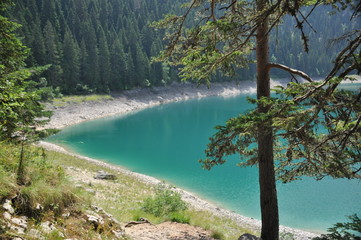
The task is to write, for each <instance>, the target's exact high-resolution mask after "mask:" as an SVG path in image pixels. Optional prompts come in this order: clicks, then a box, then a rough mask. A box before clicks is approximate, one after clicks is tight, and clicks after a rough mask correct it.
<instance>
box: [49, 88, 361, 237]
mask: <svg viewBox="0 0 361 240" xmlns="http://www.w3.org/2000/svg"><path fill="white" fill-rule="evenodd" d="M251 107H252V106H251V105H250V104H249V103H248V102H247V101H246V95H239V96H236V97H227V98H223V97H209V98H204V99H198V100H197V99H196V100H188V101H184V102H176V103H170V104H166V105H161V106H157V107H153V108H149V109H146V110H143V111H140V112H137V113H133V114H129V115H126V116H122V117H111V118H106V119H100V120H94V121H88V122H84V123H81V124H78V125H75V126H72V127H68V128H65V129H64V130H63V131H61V132H60V133H58V134H56V135H54V136H52V137H50V138H49V139H48V141H50V142H53V143H56V144H59V145H63V146H65V147H67V148H68V149H70V150H71V151H74V152H76V153H79V154H81V155H85V156H88V157H91V158H96V159H101V160H103V161H106V162H109V163H112V164H117V165H121V166H124V167H126V168H127V169H129V170H131V171H134V172H138V173H142V174H145V175H149V176H153V177H155V178H158V179H160V180H165V181H166V182H167V183H170V184H173V185H176V186H177V187H180V188H183V189H185V190H187V191H190V192H192V193H194V194H196V195H198V196H199V197H201V198H203V199H206V200H209V201H211V202H213V203H216V204H217V205H218V206H220V207H223V208H226V209H229V210H233V211H235V212H237V213H239V214H242V215H244V216H248V217H253V218H257V219H260V207H259V186H258V169H257V168H256V167H251V168H240V167H237V166H236V164H237V163H238V161H237V157H234V158H233V159H230V161H228V162H227V163H226V164H225V165H222V166H217V167H215V168H213V169H212V170H211V171H206V170H203V169H202V168H201V165H200V164H199V163H198V160H199V159H201V158H203V157H204V149H205V148H206V145H207V143H208V138H209V137H210V136H211V135H212V134H213V133H214V132H215V130H214V126H215V125H220V124H224V122H225V121H226V120H227V119H228V118H230V117H233V116H236V115H238V114H239V113H240V112H244V111H246V110H247V109H250V108H251ZM360 190H361V183H360V181H359V180H344V179H343V180H333V179H330V178H327V179H324V180H322V181H315V180H313V179H310V178H304V179H303V180H302V181H296V182H292V183H288V184H282V183H278V195H279V211H280V223H281V224H282V225H285V226H289V227H293V228H298V229H303V230H309V231H316V232H320V231H322V232H323V231H325V230H326V229H327V228H328V227H331V226H332V225H333V224H334V223H336V222H342V221H345V220H346V218H345V216H348V215H351V214H354V213H358V214H361V191H360Z"/></svg>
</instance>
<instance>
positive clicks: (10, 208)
mask: <svg viewBox="0 0 361 240" xmlns="http://www.w3.org/2000/svg"><path fill="white" fill-rule="evenodd" d="M3 209H4V210H5V211H8V212H9V213H10V214H14V212H15V210H14V208H13V206H12V204H11V201H10V200H6V201H5V203H4V204H3Z"/></svg>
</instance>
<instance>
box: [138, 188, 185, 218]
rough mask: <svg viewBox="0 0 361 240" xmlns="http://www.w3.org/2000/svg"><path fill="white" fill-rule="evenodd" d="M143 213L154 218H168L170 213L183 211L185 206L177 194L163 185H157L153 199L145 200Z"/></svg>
mask: <svg viewBox="0 0 361 240" xmlns="http://www.w3.org/2000/svg"><path fill="white" fill-rule="evenodd" d="M142 209H143V211H144V212H146V213H151V214H153V215H154V216H156V217H161V216H168V215H169V214H171V213H175V212H180V211H184V210H186V209H187V205H186V203H185V202H183V200H182V199H181V196H180V194H179V193H177V192H175V191H173V190H172V189H170V188H169V187H166V186H165V185H164V184H160V185H158V188H157V191H156V195H155V197H153V198H151V197H149V198H147V199H145V201H144V204H143V208H142Z"/></svg>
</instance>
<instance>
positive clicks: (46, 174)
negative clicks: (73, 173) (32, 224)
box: [0, 143, 81, 218]
mask: <svg viewBox="0 0 361 240" xmlns="http://www.w3.org/2000/svg"><path fill="white" fill-rule="evenodd" d="M19 154H20V146H17V145H13V144H8V143H0V189H1V190H0V200H3V199H6V198H10V199H12V198H14V197H15V198H14V199H13V201H14V204H15V208H16V211H17V212H18V213H21V214H24V215H27V216H31V217H37V218H39V217H41V214H42V213H43V212H44V211H48V210H50V211H53V212H54V213H56V214H60V213H61V212H62V211H63V210H64V208H65V207H68V206H70V205H72V204H75V203H76V202H77V200H79V199H81V197H79V196H78V193H79V190H78V189H76V188H74V187H73V186H72V185H71V184H70V182H68V180H67V178H66V176H65V174H64V171H63V169H62V168H61V167H60V166H57V165H54V164H52V163H51V162H50V161H49V160H48V159H47V158H46V156H45V155H44V152H43V151H42V150H41V149H39V148H36V147H32V146H28V147H26V150H25V154H24V159H25V171H24V172H25V177H24V178H25V179H26V182H25V183H26V184H25V185H23V186H19V185H18V184H17V183H16V175H17V165H18V162H19ZM79 194H80V193H79Z"/></svg>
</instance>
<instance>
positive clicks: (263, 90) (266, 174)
mask: <svg viewBox="0 0 361 240" xmlns="http://www.w3.org/2000/svg"><path fill="white" fill-rule="evenodd" d="M266 4H267V0H258V1H257V10H258V12H259V13H261V12H263V11H264V9H265V7H266ZM257 26H258V28H257V36H256V54H257V98H258V99H260V98H261V97H270V92H271V90H270V74H269V68H268V63H269V54H268V30H269V26H268V17H264V18H263V17H260V18H259V20H258V23H257ZM269 108H270V106H263V105H261V104H258V111H259V112H261V113H267V112H268V111H269ZM271 125H272V121H271V120H269V121H266V122H265V123H264V124H262V125H260V126H259V128H258V158H259V159H258V160H259V184H260V205H261V217H262V231H261V239H263V240H277V239H278V238H279V218H278V203H277V191H276V179H275V171H274V159H273V133H272V126H271Z"/></svg>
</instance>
